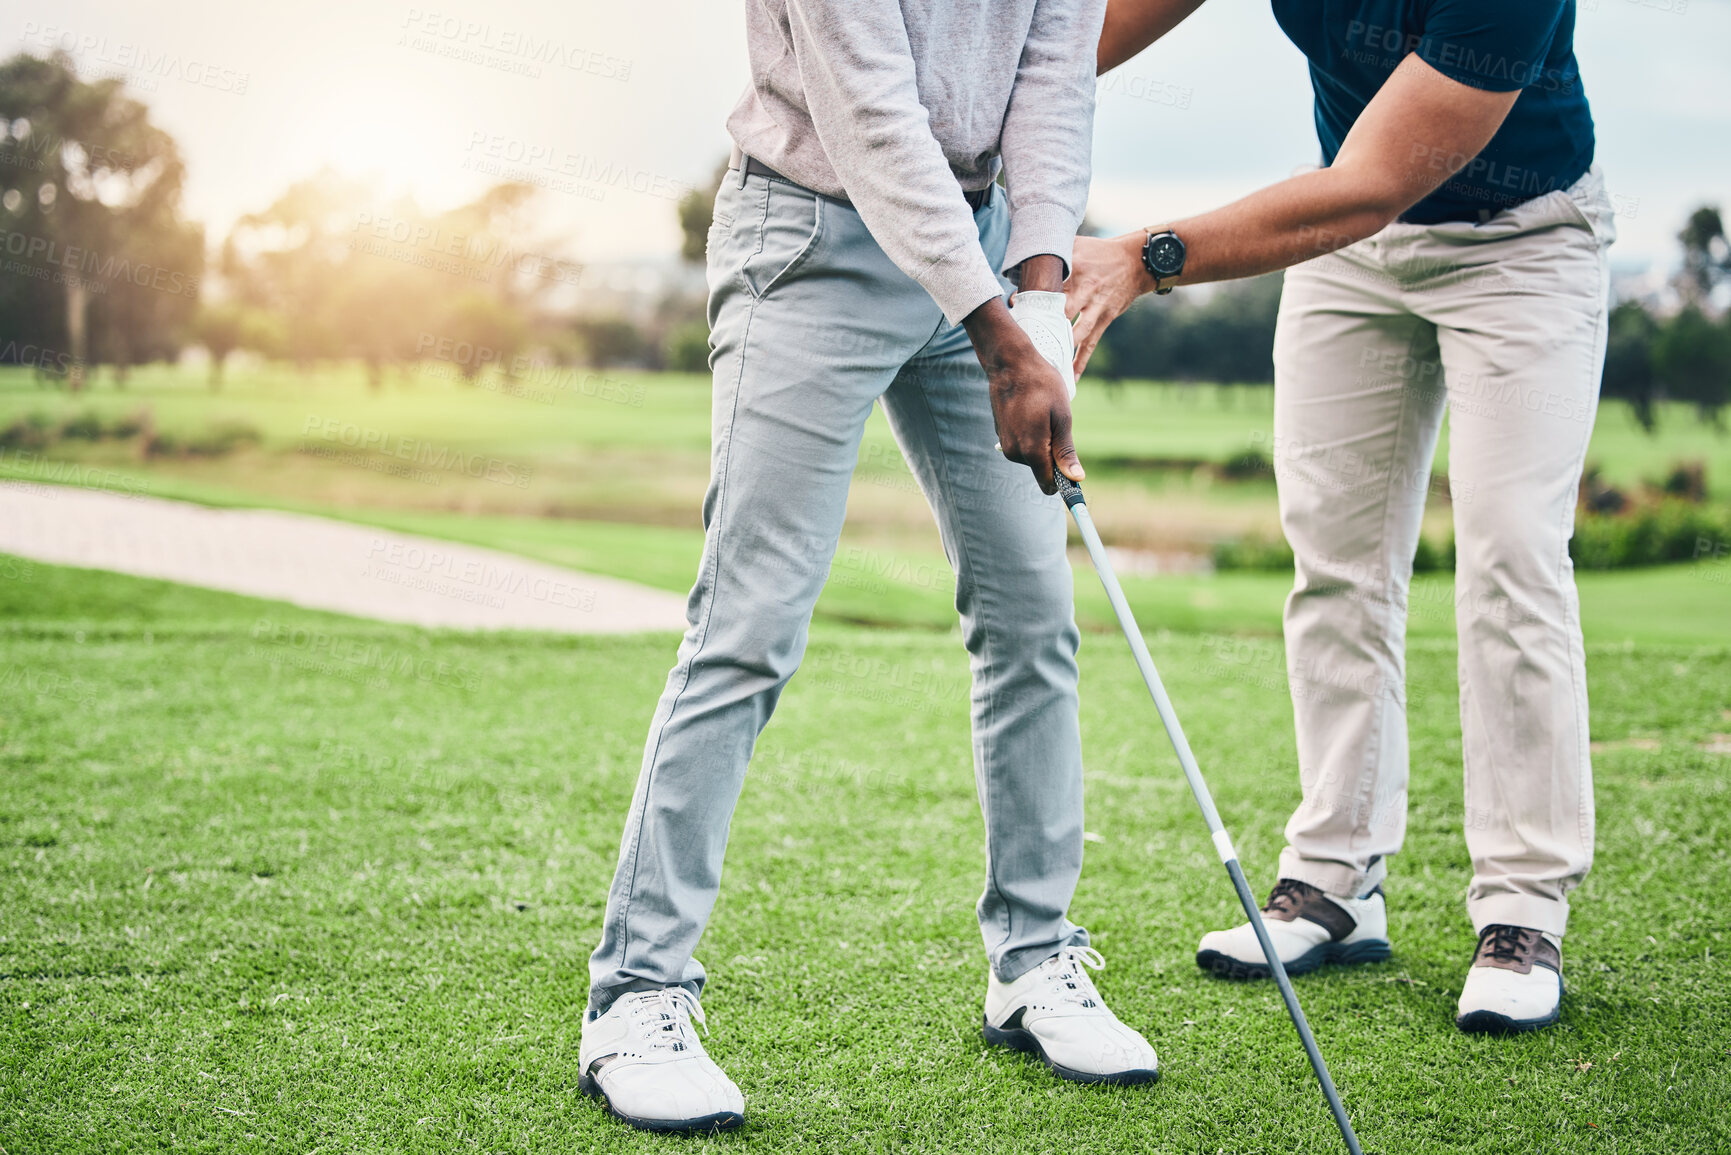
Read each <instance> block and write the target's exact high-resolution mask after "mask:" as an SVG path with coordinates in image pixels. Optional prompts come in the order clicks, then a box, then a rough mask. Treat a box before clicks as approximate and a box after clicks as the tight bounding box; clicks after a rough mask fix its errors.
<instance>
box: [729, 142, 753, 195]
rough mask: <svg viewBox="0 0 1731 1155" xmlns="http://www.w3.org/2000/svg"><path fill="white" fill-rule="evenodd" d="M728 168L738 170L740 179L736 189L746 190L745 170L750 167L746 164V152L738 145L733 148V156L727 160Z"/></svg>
mask: <svg viewBox="0 0 1731 1155" xmlns="http://www.w3.org/2000/svg"><path fill="white" fill-rule="evenodd" d="M727 167H729V168H731V169H736V170H738V172H739V177H738V178H737V181H736V185H735V187H737V188H744V187H745V170H746V169H747V168H748V167H750V166H749V165H747V164H746V156H745V150H744V149H742V148H740V147H739V145H737V144H736V145H734V146H733V152H732V155H730V156H729V157H728V158H727Z"/></svg>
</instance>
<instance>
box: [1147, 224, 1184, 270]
mask: <svg viewBox="0 0 1731 1155" xmlns="http://www.w3.org/2000/svg"><path fill="white" fill-rule="evenodd" d="M1148 266H1149V268H1151V269H1153V270H1154V272H1155V274H1156V275H1158V276H1162V277H1175V276H1177V275H1178V274H1179V273H1181V272H1183V271H1184V242H1183V241H1181V240H1179V239H1178V238H1177V237H1175V236H1173V235H1172V234H1171V233H1162V234H1160V235H1159V236H1157V237H1154V238H1153V239H1152V240H1150V241H1149V242H1148Z"/></svg>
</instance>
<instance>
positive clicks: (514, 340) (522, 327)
mask: <svg viewBox="0 0 1731 1155" xmlns="http://www.w3.org/2000/svg"><path fill="white" fill-rule="evenodd" d="M440 331H441V333H442V334H444V336H445V337H447V338H449V339H450V341H451V342H452V344H453V347H454V348H455V349H457V350H459V352H457V353H456V354H455V358H456V363H457V368H458V370H459V371H460V372H461V373H462V374H463V380H465V381H469V382H473V381H474V380H475V379H476V378H477V377H479V376H480V375H481V371H482V370H484V369H485V368H486V367H487V366H488V365H504V364H506V363H508V362H509V361H510V360H511V358H512V357H514V356H515V355H516V353H517V351H518V350H519V349H521V348H522V346H523V340H524V337H525V335H526V333H527V325H526V323H525V322H524V320H523V316H522V314H521V313H519V312H518V311H517V310H516V309H514V308H512V307H511V306H510V305H509V304H507V303H506V302H504V301H501V300H500V299H499V298H498V297H496V296H494V295H492V294H490V293H483V292H469V293H465V294H463V295H462V296H460V297H458V298H456V299H455V300H453V301H452V302H450V304H449V305H448V306H447V311H446V313H445V316H444V319H443V322H442V324H441V326H440Z"/></svg>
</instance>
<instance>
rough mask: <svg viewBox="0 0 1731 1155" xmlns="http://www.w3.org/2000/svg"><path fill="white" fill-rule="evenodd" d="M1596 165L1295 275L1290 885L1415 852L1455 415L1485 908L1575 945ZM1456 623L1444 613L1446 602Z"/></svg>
mask: <svg viewBox="0 0 1731 1155" xmlns="http://www.w3.org/2000/svg"><path fill="white" fill-rule="evenodd" d="M1611 216H1612V214H1611V206H1610V202H1609V199H1608V198H1607V196H1606V194H1605V188H1604V183H1603V181H1602V180H1601V179H1600V176H1599V173H1598V171H1597V170H1596V169H1595V170H1594V171H1592V172H1589V173H1588V174H1587V175H1586V176H1584V177H1582V178H1581V179H1580V181H1579V182H1578V183H1576V184H1575V185H1574V186H1573V187H1572V188H1569V189H1567V190H1558V191H1555V192H1551V193H1548V194H1546V195H1544V196H1540V197H1536V198H1534V199H1532V200H1529V201H1527V202H1526V203H1524V204H1521V205H1518V206H1516V207H1514V208H1512V209H1509V210H1507V211H1505V212H1502V213H1499V214H1498V215H1497V216H1496V217H1494V218H1493V219H1492V220H1490V221H1489V222H1487V223H1485V224H1482V225H1474V224H1465V223H1449V224H1440V225H1428V226H1427V225H1406V224H1394V225H1390V226H1389V227H1388V228H1386V229H1384V230H1383V231H1382V232H1380V233H1378V234H1377V235H1376V236H1374V237H1371V238H1369V239H1368V240H1364V241H1360V242H1359V243H1358V244H1355V245H1351V246H1349V247H1347V248H1344V249H1341V250H1340V251H1339V252H1337V253H1333V254H1331V255H1329V256H1326V257H1321V258H1319V259H1317V260H1314V261H1309V262H1306V263H1305V264H1302V265H1299V266H1297V267H1295V268H1293V269H1291V270H1289V271H1288V272H1287V274H1286V289H1285V292H1284V293H1283V294H1282V295H1281V301H1280V323H1279V327H1278V330H1277V332H1276V335H1275V340H1274V437H1275V442H1274V459H1275V470H1276V477H1277V480H1278V484H1279V489H1280V519H1281V525H1282V526H1283V527H1284V529H1285V531H1286V538H1287V540H1288V541H1290V542H1291V543H1292V549H1293V552H1294V554H1296V555H1297V562H1298V564H1297V570H1298V573H1297V583H1296V584H1295V586H1294V587H1293V591H1292V596H1291V597H1290V598H1288V599H1287V603H1286V653H1287V663H1288V667H1289V673H1290V675H1291V677H1290V681H1291V683H1292V696H1293V709H1294V713H1295V715H1296V720H1297V729H1298V762H1299V771H1300V776H1301V778H1302V781H1303V784H1304V802H1303V804H1302V805H1301V806H1299V808H1298V811H1297V813H1295V814H1294V815H1293V816H1292V820H1291V821H1290V822H1289V823H1287V826H1286V839H1287V844H1288V845H1287V848H1286V850H1285V852H1284V853H1282V855H1281V857H1280V873H1281V875H1282V876H1283V877H1287V878H1298V879H1302V880H1304V881H1306V882H1309V883H1311V884H1312V885H1314V886H1319V887H1321V888H1322V889H1324V890H1326V891H1330V892H1332V893H1335V894H1359V893H1362V892H1363V891H1364V890H1366V889H1367V888H1369V887H1371V886H1374V885H1375V884H1376V883H1378V882H1380V881H1381V880H1382V877H1383V875H1384V874H1385V873H1386V871H1387V858H1388V856H1389V855H1392V854H1394V853H1395V852H1396V851H1398V850H1399V849H1400V846H1401V842H1402V839H1403V837H1404V835H1405V833H1406V790H1407V733H1406V663H1405V654H1404V648H1405V641H1406V619H1407V614H1408V612H1409V603H1410V597H1409V595H1410V592H1411V577H1412V563H1413V551H1414V549H1415V548H1416V547H1417V545H1418V538H1419V523H1420V520H1421V518H1422V516H1423V513H1424V502H1425V493H1426V489H1427V486H1428V483H1429V481H1430V466H1431V456H1432V454H1433V453H1434V451H1435V449H1436V443H1437V435H1438V432H1439V430H1440V428H1441V425H1442V420H1443V414H1444V413H1445V412H1446V413H1447V414H1448V419H1449V488H1450V493H1451V496H1452V499H1453V511H1454V527H1455V551H1456V556H1455V588H1454V590H1453V591H1452V597H1451V598H1450V599H1449V600H1447V601H1443V602H1441V603H1438V602H1436V601H1426V602H1422V603H1420V604H1419V605H1417V606H1411V607H1410V610H1411V612H1415V613H1425V614H1438V613H1442V614H1448V615H1451V616H1453V617H1454V618H1455V621H1456V625H1457V628H1458V631H1459V636H1460V709H1461V733H1462V737H1463V749H1462V761H1463V763H1464V774H1465V786H1466V841H1467V849H1468V851H1469V852H1470V853H1471V855H1472V862H1473V877H1472V884H1471V885H1470V886H1469V888H1468V890H1467V909H1468V912H1469V913H1470V914H1471V915H1472V920H1473V925H1474V928H1475V929H1476V930H1482V929H1483V928H1484V927H1485V926H1487V925H1489V924H1491V923H1512V924H1514V925H1516V926H1527V927H1533V928H1535V929H1537V930H1543V931H1548V932H1550V933H1552V934H1556V935H1561V934H1562V933H1563V931H1564V929H1565V928H1566V927H1567V924H1568V916H1569V903H1568V894H1569V892H1570V891H1571V890H1573V889H1574V888H1575V887H1576V886H1577V885H1579V883H1580V881H1581V879H1582V878H1584V877H1585V876H1586V873H1587V870H1588V868H1589V867H1591V865H1592V862H1593V773H1592V766H1591V763H1590V762H1589V753H1588V748H1587V671H1586V656H1585V653H1584V651H1583V649H1582V645H1581V621H1580V605H1579V602H1578V600H1577V598H1576V596H1575V578H1574V567H1573V566H1572V565H1571V564H1570V562H1569V537H1570V536H1571V534H1572V533H1573V531H1574V521H1575V492H1576V488H1577V486H1578V485H1579V483H1580V479H1581V467H1582V463H1583V462H1584V461H1585V459H1586V454H1587V442H1588V439H1589V438H1590V437H1591V435H1592V431H1593V416H1594V412H1595V409H1596V406H1597V403H1598V396H1599V373H1600V369H1601V367H1602V365H1603V363H1604V355H1605V327H1606V296H1607V292H1608V284H1609V277H1608V271H1607V262H1606V257H1605V249H1606V246H1608V245H1609V244H1610V243H1611V240H1612V239H1613V237H1614V236H1615V228H1614V225H1613V223H1612V219H1611ZM1451 602H1452V604H1451Z"/></svg>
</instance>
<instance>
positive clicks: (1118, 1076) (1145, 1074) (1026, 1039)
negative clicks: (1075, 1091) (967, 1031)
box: [981, 1018, 1160, 1087]
mask: <svg viewBox="0 0 1731 1155" xmlns="http://www.w3.org/2000/svg"><path fill="white" fill-rule="evenodd" d="M981 1022H982V1024H983V1025H984V1027H985V1033H986V1042H988V1043H990V1044H992V1045H993V1046H994V1047H1008V1048H1010V1050H1012V1051H1026V1052H1027V1053H1028V1054H1030V1055H1034V1056H1037V1057H1038V1058H1039V1060H1040V1061H1041V1062H1042V1063H1044V1064H1046V1066H1047V1067H1049V1068H1051V1070H1052V1073H1053V1074H1054V1075H1056V1076H1058V1077H1059V1078H1060V1079H1068V1080H1069V1081H1070V1082H1072V1083H1092V1084H1097V1085H1102V1086H1109V1087H1131V1086H1136V1085H1138V1084H1142V1083H1153V1082H1156V1081H1158V1080H1159V1078H1160V1068H1159V1067H1158V1066H1155V1067H1150V1068H1136V1069H1134V1070H1129V1071H1113V1072H1111V1073H1110V1074H1105V1075H1096V1074H1091V1073H1089V1072H1087V1071H1078V1070H1075V1069H1074V1068H1071V1067H1066V1066H1064V1065H1063V1064H1062V1063H1054V1062H1053V1061H1052V1058H1051V1056H1050V1055H1048V1054H1046V1048H1045V1047H1042V1046H1041V1045H1040V1040H1039V1039H1037V1038H1035V1037H1034V1033H1033V1032H1032V1031H1026V1030H1023V1029H1022V1028H1020V1027H1017V1028H1015V1029H1013V1030H1008V1031H1006V1030H1003V1029H1001V1028H999V1027H994V1026H993V1025H992V1024H991V1023H990V1022H986V1021H985V1020H984V1018H982V1019H981Z"/></svg>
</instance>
